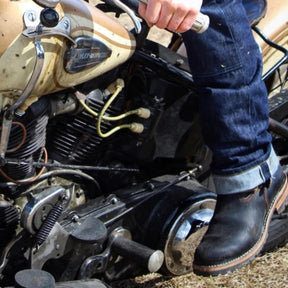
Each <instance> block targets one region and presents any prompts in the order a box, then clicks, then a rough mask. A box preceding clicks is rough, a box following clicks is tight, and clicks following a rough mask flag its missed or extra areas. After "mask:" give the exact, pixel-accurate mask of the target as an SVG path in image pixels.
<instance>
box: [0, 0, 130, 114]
mask: <svg viewBox="0 0 288 288" xmlns="http://www.w3.org/2000/svg"><path fill="white" fill-rule="evenodd" d="M37 2H40V3H42V2H41V1H35V2H34V1H32V0H18V1H11V0H1V1H0V39H1V40H0V73H1V81H0V106H1V108H2V107H4V106H5V105H7V104H10V105H11V104H13V103H15V101H17V100H18V99H19V97H20V96H21V95H22V96H21V97H22V98H23V94H25V93H26V94H27V93H28V94H29V95H28V96H27V97H26V99H25V101H24V103H22V104H21V109H22V110H25V109H27V107H29V106H30V105H31V104H32V103H33V102H35V101H37V99H38V98H39V97H40V96H42V95H44V94H49V93H53V92H56V91H59V90H63V89H65V88H68V87H72V86H75V85H77V84H80V83H83V82H85V81H88V80H90V79H92V78H95V77H97V76H99V75H101V74H103V73H105V72H107V71H109V70H111V69H113V68H115V67H117V66H118V65H120V64H121V63H123V62H125V61H126V60H127V59H129V58H130V57H131V56H132V54H133V52H134V50H135V45H136V43H135V38H134V37H133V35H132V34H131V33H130V32H129V31H127V30H126V29H125V28H124V27H123V26H122V25H121V24H120V23H119V22H117V21H116V20H115V19H113V18H112V17H110V16H108V15H106V14H105V13H103V12H102V11H100V10H99V9H97V8H95V7H94V6H92V5H90V4H89V3H86V2H84V1H82V0H62V1H60V2H59V1H54V2H57V3H56V4H55V5H56V6H55V7H53V8H51V7H50V8H49V7H43V6H41V5H39V4H38V3H37ZM44 2H45V1H44ZM48 2H49V1H48ZM51 2H52V3H53V1H51ZM58 2H59V3H58ZM51 9H52V10H51ZM51 13H52V14H51ZM51 15H52V16H51ZM56 16H57V17H56ZM40 19H41V21H40ZM43 19H44V20H43ZM51 19H52V20H51ZM57 19H58V20H57Z"/></svg>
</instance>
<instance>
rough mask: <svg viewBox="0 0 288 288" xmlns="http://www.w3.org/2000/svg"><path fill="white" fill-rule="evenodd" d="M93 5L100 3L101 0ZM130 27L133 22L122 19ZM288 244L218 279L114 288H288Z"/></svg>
mask: <svg viewBox="0 0 288 288" xmlns="http://www.w3.org/2000/svg"><path fill="white" fill-rule="evenodd" d="M90 2H94V3H97V2H98V0H92V1H90ZM120 21H121V22H122V23H123V25H124V26H126V27H130V25H131V20H130V19H127V17H123V18H121V19H120ZM170 36H171V35H170V33H169V32H167V31H161V30H159V29H157V28H154V27H153V28H152V30H151V32H150V34H149V38H150V39H152V40H156V41H160V42H161V43H162V44H164V45H166V44H168V43H169V39H170ZM287 272H288V245H286V246H284V247H282V248H279V249H278V250H276V251H274V252H270V253H266V254H264V255H261V256H258V257H256V259H255V260H254V261H252V262H251V263H250V264H249V265H246V266H245V267H243V268H241V269H239V270H236V271H234V272H233V273H231V272H230V273H228V274H226V275H220V276H217V277H201V276H197V275H195V274H194V273H190V274H187V275H185V276H179V277H173V278H169V277H167V276H163V275H161V274H158V273H151V274H147V275H142V276H139V277H137V278H134V279H127V280H125V281H121V282H118V283H114V284H113V288H216V287H219V288H220V287H221V288H236V287H237V288H252V287H253V288H254V287H257V288H264V287H265V288H267V287H268V288H274V287H277V288H287V287H288V273H287Z"/></svg>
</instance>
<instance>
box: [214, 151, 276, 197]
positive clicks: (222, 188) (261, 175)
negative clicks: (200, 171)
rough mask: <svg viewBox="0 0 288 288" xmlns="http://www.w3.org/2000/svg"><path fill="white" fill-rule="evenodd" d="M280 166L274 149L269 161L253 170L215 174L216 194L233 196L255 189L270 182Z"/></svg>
mask: <svg viewBox="0 0 288 288" xmlns="http://www.w3.org/2000/svg"><path fill="white" fill-rule="evenodd" d="M279 165H280V163H279V159H278V157H277V155H276V153H275V151H274V150H273V148H272V149H271V153H270V155H269V157H268V159H267V160H266V161H264V162H262V163H260V164H258V165H257V166H254V167H253V168H251V169H248V170H245V171H243V172H241V173H237V174H232V175H216V174H213V175H212V176H213V181H214V185H215V188H216V193H217V194H233V193H239V192H244V191H248V190H251V189H254V188H256V187H257V186H259V185H261V184H263V183H265V182H266V181H267V180H269V179H270V178H271V177H272V175H274V174H275V172H276V171H277V169H278V168H279ZM267 174H268V175H269V176H267Z"/></svg>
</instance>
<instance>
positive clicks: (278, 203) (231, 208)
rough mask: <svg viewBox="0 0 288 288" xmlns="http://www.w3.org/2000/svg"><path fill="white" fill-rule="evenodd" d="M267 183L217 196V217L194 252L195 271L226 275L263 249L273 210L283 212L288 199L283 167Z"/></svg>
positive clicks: (203, 273)
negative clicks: (249, 189) (239, 191)
mask: <svg viewBox="0 0 288 288" xmlns="http://www.w3.org/2000/svg"><path fill="white" fill-rule="evenodd" d="M268 182H269V183H265V184H263V185H261V186H260V187H257V188H255V189H253V190H252V191H247V192H241V193H236V194H230V195H218V197H217V204H216V207H215V212H214V216H213V218H212V220H211V222H210V224H209V227H208V230H207V232H206V234H205V235H204V237H203V239H202V241H201V243H200V245H199V246H198V248H197V249H196V252H195V255H194V263H193V269H194V272H195V273H196V274H199V275H213V276H215V275H218V274H225V273H226V272H228V271H233V270H235V269H236V268H240V267H241V266H243V265H244V264H247V263H249V262H251V261H252V260H253V259H254V258H255V256H256V255H257V254H258V253H259V252H260V251H261V249H262V247H263V245H264V243H265V240H266V238H267V235H268V226H269V223H270V220H271V218H272V215H273V213H274V212H277V213H281V212H283V210H284V209H285V206H286V205H287V200H288V199H287V195H288V185H287V176H286V174H284V173H283V172H282V168H281V167H279V169H278V170H277V172H276V173H275V174H274V175H273V177H272V178H271V180H270V181H268Z"/></svg>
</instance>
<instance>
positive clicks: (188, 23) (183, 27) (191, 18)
mask: <svg viewBox="0 0 288 288" xmlns="http://www.w3.org/2000/svg"><path fill="white" fill-rule="evenodd" d="M197 15H198V14H195V13H194V12H191V11H190V12H189V13H187V14H186V15H185V17H184V19H183V21H182V22H181V23H180V24H179V26H178V27H177V28H176V30H175V31H176V32H178V33H184V32H186V31H188V30H190V29H191V27H192V25H193V23H194V22H195V20H196V19H197Z"/></svg>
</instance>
